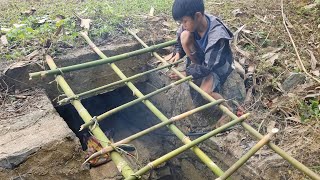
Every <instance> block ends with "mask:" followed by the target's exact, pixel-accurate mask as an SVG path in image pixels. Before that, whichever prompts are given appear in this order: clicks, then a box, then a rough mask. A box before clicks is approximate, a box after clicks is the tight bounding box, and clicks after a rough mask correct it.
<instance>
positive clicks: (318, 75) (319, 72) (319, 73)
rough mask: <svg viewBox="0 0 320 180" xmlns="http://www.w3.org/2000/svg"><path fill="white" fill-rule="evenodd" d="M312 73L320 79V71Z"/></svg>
mask: <svg viewBox="0 0 320 180" xmlns="http://www.w3.org/2000/svg"><path fill="white" fill-rule="evenodd" d="M311 73H312V74H313V75H315V76H317V77H320V71H319V70H316V71H311Z"/></svg>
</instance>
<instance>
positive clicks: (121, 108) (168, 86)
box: [79, 76, 192, 131]
mask: <svg viewBox="0 0 320 180" xmlns="http://www.w3.org/2000/svg"><path fill="white" fill-rule="evenodd" d="M191 79H192V76H188V77H185V78H183V79H180V80H178V81H176V82H174V83H171V84H169V85H167V86H165V87H163V88H160V89H158V90H156V91H153V92H152V93H149V94H147V95H145V96H141V97H140V98H138V99H135V100H133V101H130V102H128V103H125V104H123V105H121V106H118V107H116V108H114V109H111V110H109V111H107V112H105V113H103V114H101V115H99V116H98V117H94V118H93V120H91V121H89V122H87V123H85V124H83V125H81V127H80V130H79V131H82V130H83V129H85V128H88V127H89V126H91V125H93V124H94V123H95V121H97V122H99V121H102V120H103V119H105V118H107V117H109V116H111V115H112V114H114V113H117V112H119V111H122V110H124V109H126V108H129V107H131V106H133V105H135V104H137V103H139V102H142V101H144V100H146V99H148V98H150V97H152V96H155V95H157V94H159V93H161V92H163V91H166V90H168V89H170V88H173V87H174V86H176V85H178V84H181V83H183V82H185V81H188V80H191Z"/></svg>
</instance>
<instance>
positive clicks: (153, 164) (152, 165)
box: [126, 114, 249, 180]
mask: <svg viewBox="0 0 320 180" xmlns="http://www.w3.org/2000/svg"><path fill="white" fill-rule="evenodd" d="M248 116H249V114H244V115H242V116H241V117H239V118H237V119H235V120H233V121H231V122H229V123H227V124H225V125H223V126H221V127H219V128H217V129H215V130H213V131H211V132H209V133H207V134H205V135H203V136H201V137H199V138H197V139H195V140H193V141H191V142H190V143H188V144H185V145H183V146H181V147H179V148H178V149H175V150H173V151H171V152H169V153H168V154H166V155H164V156H162V157H160V158H158V159H156V160H154V161H152V162H150V163H149V164H148V165H147V166H145V167H143V168H141V169H140V170H139V171H137V172H136V173H134V174H133V175H131V176H130V177H127V178H126V180H134V179H137V177H140V176H141V175H143V174H145V173H146V172H148V171H149V170H151V169H153V168H155V167H157V166H159V165H160V164H162V163H164V162H166V161H168V160H170V159H172V158H173V157H175V156H177V155H179V154H181V153H183V152H184V151H186V150H188V149H190V148H191V147H193V146H195V145H197V144H199V143H201V142H203V141H205V140H207V139H209V138H211V137H212V136H214V135H216V134H218V133H220V132H221V131H223V130H225V129H227V128H229V127H231V126H234V125H235V124H237V123H239V122H241V121H243V120H244V119H246V118H247V117H248Z"/></svg>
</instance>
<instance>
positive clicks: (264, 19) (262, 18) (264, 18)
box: [254, 14, 270, 24]
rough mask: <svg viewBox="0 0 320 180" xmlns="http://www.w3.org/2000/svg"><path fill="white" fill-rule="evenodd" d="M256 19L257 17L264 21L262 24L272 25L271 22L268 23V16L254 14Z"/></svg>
mask: <svg viewBox="0 0 320 180" xmlns="http://www.w3.org/2000/svg"><path fill="white" fill-rule="evenodd" d="M254 17H256V18H257V19H259V20H260V21H262V22H264V23H267V24H269V23H270V22H268V21H266V18H267V17H266V16H264V17H261V16H259V15H256V14H254Z"/></svg>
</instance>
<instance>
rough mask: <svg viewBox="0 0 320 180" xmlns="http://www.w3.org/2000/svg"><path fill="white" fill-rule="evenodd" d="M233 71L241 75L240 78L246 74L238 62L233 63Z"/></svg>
mask: <svg viewBox="0 0 320 180" xmlns="http://www.w3.org/2000/svg"><path fill="white" fill-rule="evenodd" d="M234 65H235V69H236V71H237V72H238V73H239V74H240V75H241V77H244V76H245V74H246V71H245V70H244V68H243V67H242V66H241V64H240V63H239V62H238V61H234Z"/></svg>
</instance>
